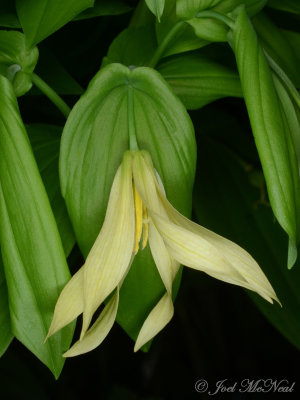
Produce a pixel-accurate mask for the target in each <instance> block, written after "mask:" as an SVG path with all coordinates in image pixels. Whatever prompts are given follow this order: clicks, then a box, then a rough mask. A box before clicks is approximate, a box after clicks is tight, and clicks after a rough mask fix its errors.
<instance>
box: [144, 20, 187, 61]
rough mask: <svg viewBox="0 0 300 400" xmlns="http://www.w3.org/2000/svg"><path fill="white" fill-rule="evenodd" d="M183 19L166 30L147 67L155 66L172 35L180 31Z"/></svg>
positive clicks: (172, 37)
mask: <svg viewBox="0 0 300 400" xmlns="http://www.w3.org/2000/svg"><path fill="white" fill-rule="evenodd" d="M183 25H184V21H179V22H177V23H176V24H175V25H174V26H173V28H172V29H171V30H170V31H169V32H168V34H167V35H166V36H165V37H164V39H163V41H162V42H161V43H160V45H159V46H158V47H157V49H156V51H155V53H154V54H153V57H152V58H151V60H150V62H149V63H148V67H151V68H155V66H156V64H157V63H158V61H159V60H160V59H161V58H162V56H163V54H164V53H165V51H166V49H167V47H168V46H169V44H170V42H171V41H172V40H173V39H174V36H176V34H177V33H178V32H179V31H180V29H181V28H182V27H183Z"/></svg>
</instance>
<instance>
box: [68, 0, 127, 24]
mask: <svg viewBox="0 0 300 400" xmlns="http://www.w3.org/2000/svg"><path fill="white" fill-rule="evenodd" d="M130 10H131V7H129V5H128V4H126V3H124V2H122V1H121V0H95V4H94V6H93V7H91V8H89V9H87V10H85V11H83V12H82V13H80V14H78V15H77V16H76V17H75V18H74V21H78V20H81V19H88V18H94V17H100V16H104V15H119V14H125V13H127V12H128V11H130Z"/></svg>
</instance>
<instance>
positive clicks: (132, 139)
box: [127, 86, 139, 150]
mask: <svg viewBox="0 0 300 400" xmlns="http://www.w3.org/2000/svg"><path fill="white" fill-rule="evenodd" d="M133 107H134V105H133V87H132V86H128V92H127V110H128V131H129V148H130V150H138V149H139V146H138V144H137V140H136V132H135V122H134V110H133Z"/></svg>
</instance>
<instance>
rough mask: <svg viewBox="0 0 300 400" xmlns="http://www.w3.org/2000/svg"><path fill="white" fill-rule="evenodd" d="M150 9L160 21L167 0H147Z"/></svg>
mask: <svg viewBox="0 0 300 400" xmlns="http://www.w3.org/2000/svg"><path fill="white" fill-rule="evenodd" d="M145 2H146V4H147V6H148V8H149V10H150V11H151V12H152V13H153V14H154V15H155V16H156V18H157V19H158V21H160V17H161V16H162V14H163V12H164V7H165V0H145Z"/></svg>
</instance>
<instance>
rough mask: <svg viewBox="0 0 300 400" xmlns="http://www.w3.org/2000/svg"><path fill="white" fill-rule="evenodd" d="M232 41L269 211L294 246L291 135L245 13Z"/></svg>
mask: <svg viewBox="0 0 300 400" xmlns="http://www.w3.org/2000/svg"><path fill="white" fill-rule="evenodd" d="M231 40H233V44H232V45H233V49H234V52H235V56H236V60H237V66H238V70H239V74H240V79H241V84H242V89H243V93H244V98H245V102H246V106H247V110H248V114H249V118H250V122H251V126H252V130H253V134H254V138H255V142H256V146H257V150H258V153H259V156H260V160H261V163H262V167H263V171H264V175H265V179H266V183H267V188H268V194H269V198H270V202H271V205H272V209H273V212H274V214H275V216H276V218H277V220H278V221H279V223H280V225H281V226H282V227H283V229H284V230H285V231H286V232H287V233H288V235H289V237H290V239H291V240H292V241H293V242H294V243H297V242H298V240H299V224H300V187H299V174H298V165H297V160H296V155H295V151H294V148H293V143H292V139H291V133H290V131H289V129H288V125H287V123H286V121H285V116H284V114H283V113H282V109H281V106H280V103H279V100H278V97H277V93H276V90H275V87H274V83H273V79H272V74H271V71H270V68H269V66H268V63H267V61H266V58H265V55H264V53H263V50H262V48H261V46H260V45H259V43H258V39H257V36H256V33H255V31H254V29H253V27H252V25H251V22H250V20H249V19H248V17H247V15H246V12H245V11H244V10H242V11H241V13H240V15H239V16H238V18H237V20H236V22H235V28H234V32H233V39H230V41H231Z"/></svg>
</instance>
